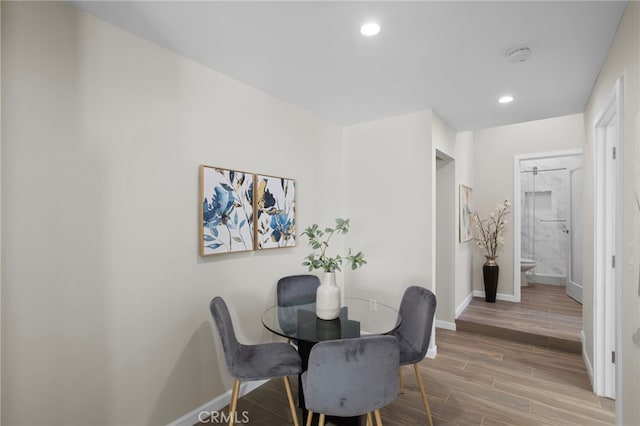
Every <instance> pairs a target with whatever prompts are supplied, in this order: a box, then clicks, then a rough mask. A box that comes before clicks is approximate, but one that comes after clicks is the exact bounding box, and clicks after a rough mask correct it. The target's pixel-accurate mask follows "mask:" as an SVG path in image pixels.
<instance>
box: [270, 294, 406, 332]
mask: <svg viewBox="0 0 640 426" xmlns="http://www.w3.org/2000/svg"><path fill="white" fill-rule="evenodd" d="M400 322H401V318H400V314H399V313H398V311H397V310H396V309H394V308H392V307H390V306H388V305H385V304H383V303H380V302H377V301H375V300H370V299H357V298H350V297H344V298H342V308H341V311H340V317H339V318H337V319H335V320H329V321H327V320H322V319H320V318H318V317H317V316H316V305H315V303H308V304H304V305H293V306H278V305H276V306H272V307H270V308H269V309H267V310H266V311H265V313H264V314H263V315H262V324H264V326H265V327H266V328H267V329H268V330H270V331H271V332H273V333H275V334H278V335H280V336H283V337H287V338H289V339H295V340H305V341H308V342H320V341H323V340H334V339H347V338H352V337H359V336H361V335H367V334H385V333H388V332H390V331H393V330H395V329H396V328H398V327H399V326H400Z"/></svg>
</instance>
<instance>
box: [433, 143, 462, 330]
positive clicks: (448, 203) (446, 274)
mask: <svg viewBox="0 0 640 426" xmlns="http://www.w3.org/2000/svg"><path fill="white" fill-rule="evenodd" d="M435 176H436V203H435V205H436V211H435V214H436V229H435V231H436V235H435V237H436V238H435V240H436V250H435V258H436V259H435V260H436V261H435V268H436V270H435V274H436V295H437V297H438V309H437V311H436V324H437V326H438V327H440V328H447V329H450V330H455V306H454V305H455V244H456V241H457V239H456V218H457V215H456V185H455V160H454V159H453V158H452V157H450V156H448V155H447V154H445V153H443V152H441V151H439V150H436V173H435Z"/></svg>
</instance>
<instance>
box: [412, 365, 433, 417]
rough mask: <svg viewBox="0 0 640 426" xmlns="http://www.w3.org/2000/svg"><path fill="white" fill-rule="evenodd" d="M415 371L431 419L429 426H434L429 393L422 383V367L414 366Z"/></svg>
mask: <svg viewBox="0 0 640 426" xmlns="http://www.w3.org/2000/svg"><path fill="white" fill-rule="evenodd" d="M413 368H414V370H416V377H417V378H418V386H420V393H421V394H422V402H423V403H424V409H425V411H426V412H427V418H428V419H429V426H433V418H431V409H430V408H429V402H428V401H427V393H426V392H425V390H424V384H423V383H422V375H421V374H420V367H418V364H413Z"/></svg>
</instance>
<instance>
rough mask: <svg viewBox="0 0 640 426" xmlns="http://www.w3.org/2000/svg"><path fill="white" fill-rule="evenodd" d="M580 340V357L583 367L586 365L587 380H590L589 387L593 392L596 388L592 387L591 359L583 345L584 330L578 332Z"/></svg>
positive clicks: (584, 338)
mask: <svg viewBox="0 0 640 426" xmlns="http://www.w3.org/2000/svg"><path fill="white" fill-rule="evenodd" d="M580 340H581V341H582V359H583V360H584V365H585V367H587V374H588V375H589V381H591V387H592V389H593V392H594V393H595V391H596V388H595V387H594V381H593V366H592V365H591V360H590V359H589V355H588V354H587V347H586V346H585V340H586V337H585V335H584V330H582V331H581V332H580Z"/></svg>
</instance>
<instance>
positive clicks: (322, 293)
mask: <svg viewBox="0 0 640 426" xmlns="http://www.w3.org/2000/svg"><path fill="white" fill-rule="evenodd" d="M316 315H317V316H318V318H320V319H323V320H332V319H336V318H338V317H339V316H340V287H338V285H337V284H336V273H335V272H325V273H324V277H323V279H322V284H320V285H319V286H318V290H317V291H316Z"/></svg>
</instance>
